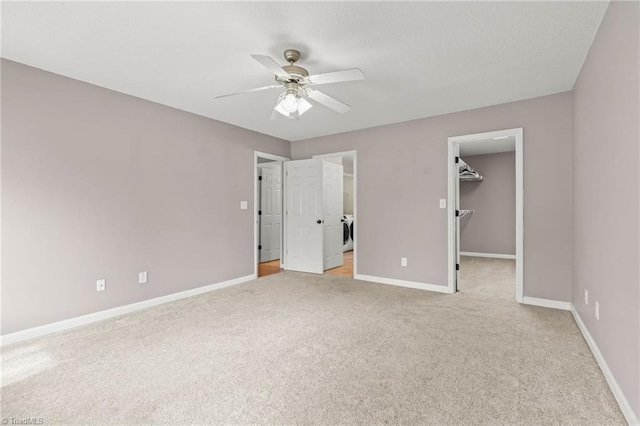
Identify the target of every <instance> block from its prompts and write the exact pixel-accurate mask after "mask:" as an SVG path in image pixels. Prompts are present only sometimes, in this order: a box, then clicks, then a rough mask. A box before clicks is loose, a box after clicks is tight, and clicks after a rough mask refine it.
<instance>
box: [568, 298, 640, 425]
mask: <svg viewBox="0 0 640 426" xmlns="http://www.w3.org/2000/svg"><path fill="white" fill-rule="evenodd" d="M570 305H571V309H570V310H571V314H572V315H573V319H574V320H575V321H576V324H578V328H579V329H580V331H581V332H582V336H583V337H584V340H586V342H587V345H589V349H591V353H592V354H593V356H594V357H595V359H596V361H598V366H600V370H602V374H603V375H604V378H605V379H606V380H607V384H608V385H609V388H610V389H611V392H612V393H613V396H614V397H615V398H616V401H617V402H618V405H619V406H620V410H621V411H622V414H623V415H624V417H625V419H627V423H629V424H630V425H640V419H639V418H638V416H637V415H636V413H634V412H633V408H631V404H630V403H629V401H628V400H627V398H626V397H625V396H624V393H623V392H622V389H621V388H620V385H619V384H618V381H617V380H616V378H615V377H614V375H613V373H612V372H611V369H610V368H609V365H608V364H607V361H605V359H604V356H602V352H600V348H598V345H597V344H596V341H595V340H593V337H591V333H589V330H588V329H587V327H586V326H585V325H584V322H582V318H580V314H578V310H577V309H576V307H575V306H573V304H570Z"/></svg>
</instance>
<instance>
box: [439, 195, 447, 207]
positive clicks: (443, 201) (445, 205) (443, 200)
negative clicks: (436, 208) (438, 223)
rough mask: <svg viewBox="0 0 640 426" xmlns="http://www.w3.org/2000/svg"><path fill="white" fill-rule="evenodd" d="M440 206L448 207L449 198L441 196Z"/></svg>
mask: <svg viewBox="0 0 640 426" xmlns="http://www.w3.org/2000/svg"><path fill="white" fill-rule="evenodd" d="M440 208H441V209H446V208H447V200H446V199H445V198H441V199H440Z"/></svg>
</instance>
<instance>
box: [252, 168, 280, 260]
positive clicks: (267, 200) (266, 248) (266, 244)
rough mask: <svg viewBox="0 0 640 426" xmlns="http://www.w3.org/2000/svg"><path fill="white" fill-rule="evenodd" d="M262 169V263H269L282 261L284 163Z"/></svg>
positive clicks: (260, 213)
mask: <svg viewBox="0 0 640 426" xmlns="http://www.w3.org/2000/svg"><path fill="white" fill-rule="evenodd" d="M260 169H261V176H260V178H261V179H260V209H259V213H258V215H259V217H260V245H259V250H260V262H269V261H271V260H276V259H280V235H281V228H280V227H281V224H282V163H278V164H274V165H270V166H263V167H260Z"/></svg>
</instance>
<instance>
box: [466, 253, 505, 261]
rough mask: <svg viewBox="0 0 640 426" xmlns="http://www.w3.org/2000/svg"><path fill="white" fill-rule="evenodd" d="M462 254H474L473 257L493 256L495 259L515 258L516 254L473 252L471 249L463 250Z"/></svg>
mask: <svg viewBox="0 0 640 426" xmlns="http://www.w3.org/2000/svg"><path fill="white" fill-rule="evenodd" d="M460 256H473V257H491V258H494V259H514V260H515V258H516V255H515V254H496V253H473V252H470V251H461V252H460Z"/></svg>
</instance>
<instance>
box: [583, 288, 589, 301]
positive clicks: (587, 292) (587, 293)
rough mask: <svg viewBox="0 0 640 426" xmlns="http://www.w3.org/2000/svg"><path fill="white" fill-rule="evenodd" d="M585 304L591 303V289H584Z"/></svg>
mask: <svg viewBox="0 0 640 426" xmlns="http://www.w3.org/2000/svg"><path fill="white" fill-rule="evenodd" d="M584 304H585V305H588V304H589V290H587V289H586V288H585V289H584Z"/></svg>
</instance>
